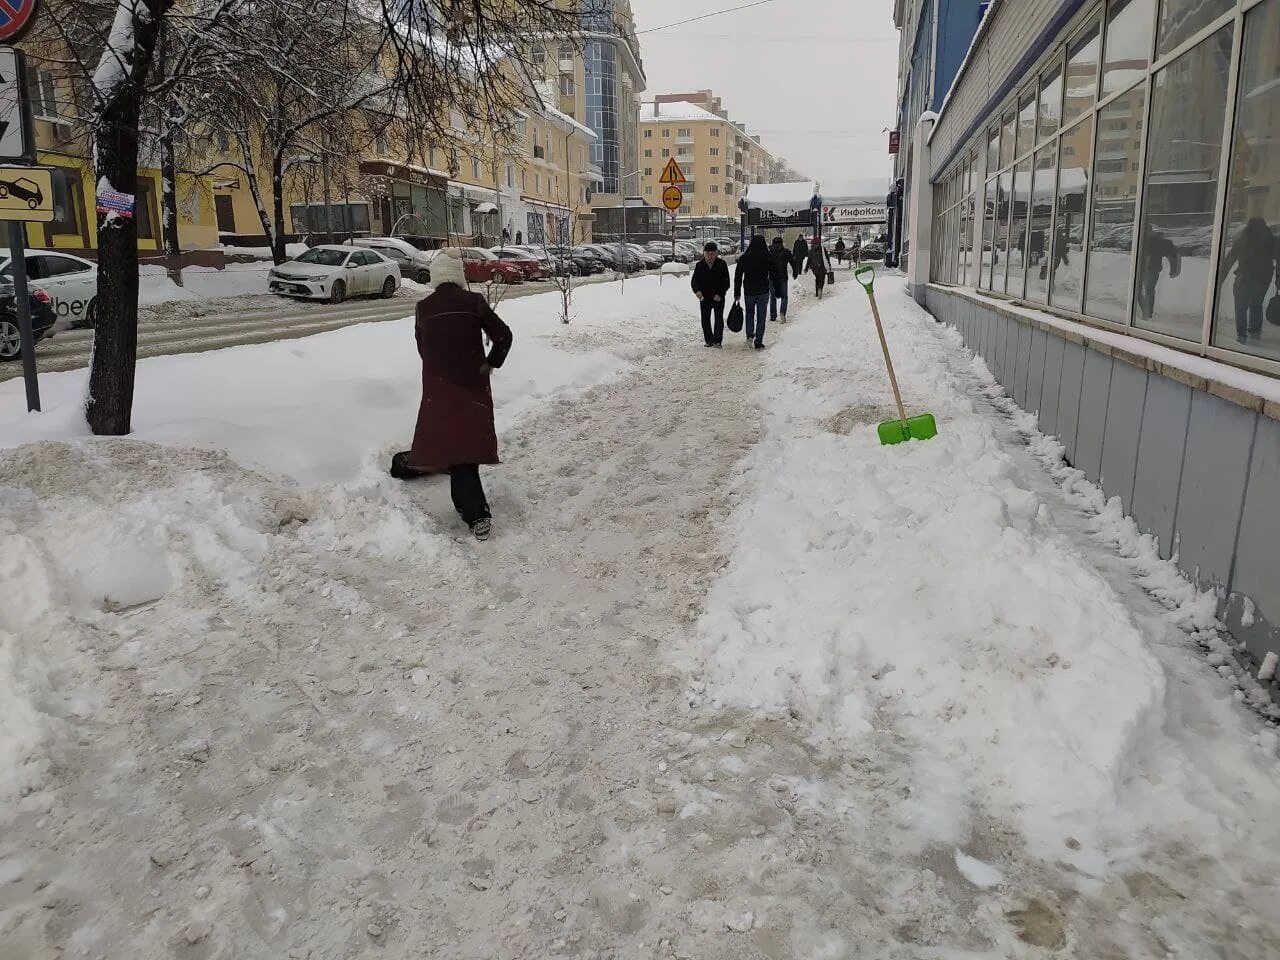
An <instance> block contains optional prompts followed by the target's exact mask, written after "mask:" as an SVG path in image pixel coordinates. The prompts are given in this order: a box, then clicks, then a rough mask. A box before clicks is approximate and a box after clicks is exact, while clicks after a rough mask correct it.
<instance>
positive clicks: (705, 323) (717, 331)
mask: <svg viewBox="0 0 1280 960" xmlns="http://www.w3.org/2000/svg"><path fill="white" fill-rule="evenodd" d="M698 306H699V307H701V308H702V335H703V336H704V337H706V338H707V343H723V342H724V298H723V297H722V298H721V299H719V300H715V299H713V298H711V297H704V298H703V299H702V300H699V301H698ZM713 313H714V314H715V318H716V323H715V326H714V327H712V325H711V315H712V314H713Z"/></svg>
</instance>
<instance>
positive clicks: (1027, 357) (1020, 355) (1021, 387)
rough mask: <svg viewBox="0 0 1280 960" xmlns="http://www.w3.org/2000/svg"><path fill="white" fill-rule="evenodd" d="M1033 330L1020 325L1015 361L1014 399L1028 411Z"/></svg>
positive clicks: (1023, 324) (1022, 324)
mask: <svg viewBox="0 0 1280 960" xmlns="http://www.w3.org/2000/svg"><path fill="white" fill-rule="evenodd" d="M1031 332H1032V331H1031V328H1030V327H1029V326H1027V325H1026V324H1025V323H1020V324H1018V345H1017V348H1016V349H1017V354H1016V356H1015V357H1014V361H1013V399H1014V402H1015V403H1017V405H1018V406H1020V407H1021V408H1022V409H1023V410H1025V409H1027V365H1028V364H1029V363H1030V362H1031Z"/></svg>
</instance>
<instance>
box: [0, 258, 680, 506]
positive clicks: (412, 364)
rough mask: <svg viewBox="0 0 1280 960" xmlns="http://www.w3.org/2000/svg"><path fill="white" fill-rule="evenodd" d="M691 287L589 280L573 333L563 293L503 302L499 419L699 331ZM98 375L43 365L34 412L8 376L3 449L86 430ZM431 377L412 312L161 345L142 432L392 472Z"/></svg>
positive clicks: (328, 477) (145, 390)
mask: <svg viewBox="0 0 1280 960" xmlns="http://www.w3.org/2000/svg"><path fill="white" fill-rule="evenodd" d="M691 299H692V298H691V294H690V292H689V287H688V285H687V283H685V282H683V281H681V280H680V279H679V278H674V277H672V278H664V279H662V280H659V279H658V278H653V277H646V278H642V279H639V278H638V279H633V280H630V281H628V282H627V284H626V288H625V291H624V290H623V288H622V287H621V286H620V285H618V284H592V285H583V286H582V287H580V288H579V289H578V290H577V291H576V292H575V293H574V305H573V323H572V324H571V325H570V327H569V328H568V332H566V328H565V327H564V325H563V324H561V323H560V321H559V315H558V311H559V300H560V298H559V296H558V295H552V294H549V295H543V296H532V297H522V298H519V299H513V300H510V301H507V302H506V303H503V304H501V305H500V306H499V313H500V314H501V315H502V317H503V319H505V320H506V321H507V323H508V324H509V325H510V326H511V328H512V330H513V331H514V332H515V338H516V344H517V349H515V350H514V351H513V352H512V354H511V359H510V360H509V362H508V363H507V365H506V366H504V367H503V369H502V370H501V371H499V372H498V373H497V374H496V375H495V377H494V380H493V390H494V400H495V402H496V404H497V410H498V427H499V430H501V429H502V428H503V427H505V426H507V425H509V424H510V423H512V422H514V420H515V419H516V418H518V417H520V416H522V415H523V414H525V413H527V412H528V411H529V410H531V409H533V408H534V407H536V406H537V405H538V404H540V403H543V402H545V401H546V399H547V398H548V397H550V396H551V395H553V394H555V393H557V392H559V391H562V390H566V389H584V388H587V387H590V386H592V385H594V384H596V383H600V382H603V381H604V380H606V379H608V378H611V377H615V376H617V375H618V374H619V373H621V372H622V371H623V370H624V369H626V367H627V365H628V362H629V361H630V360H631V359H634V358H637V357H640V356H642V355H644V353H645V352H646V351H647V350H648V349H650V347H651V345H652V343H654V342H655V341H656V340H658V339H661V338H663V337H667V336H671V335H672V334H673V333H677V332H678V333H681V334H685V335H687V334H688V333H689V331H690V322H691V321H690V313H691V311H690V306H689V305H690V302H691ZM693 322H694V324H695V328H696V317H695V319H694V321H693ZM87 376H88V375H87V371H85V370H77V371H70V372H67V373H57V374H46V375H44V376H42V377H41V381H40V382H41V393H42V399H43V401H44V411H45V412H44V413H43V414H38V415H29V414H27V413H26V407H25V405H24V404H23V402H22V396H23V394H22V383H21V381H20V380H12V381H9V382H7V383H4V384H0V449H3V448H6V447H13V446H17V445H19V444H22V443H32V442H36V441H39V440H69V439H75V438H78V437H85V436H87V433H88V428H87V427H86V425H85V423H84V416H83V410H82V405H83V397H84V391H85V384H86V382H87ZM420 376H421V365H420V361H419V359H418V354H417V348H416V347H415V345H414V339H413V322H412V320H411V319H406V320H403V321H393V322H383V323H370V324H360V325H356V326H352V327H346V328H344V329H341V330H336V331H334V332H332V333H326V334H322V335H320V336H315V337H308V338H305V339H302V340H286V341H279V342H276V343H269V344H261V345H253V346H248V347H232V348H230V349H226V350H220V351H216V352H213V353H202V354H189V355H180V356H171V357H157V358H153V359H149V360H143V361H141V362H140V363H139V364H138V379H137V393H136V396H135V401H134V416H133V428H134V432H133V437H134V438H135V439H139V440H148V441H154V442H157V443H167V444H175V445H186V444H190V445H194V446H198V447H202V448H207V449H218V450H226V451H228V452H229V453H230V454H231V455H232V457H234V458H235V459H236V460H237V461H239V462H240V463H242V464H245V465H248V466H256V467H265V468H267V469H269V470H273V471H277V472H280V473H284V474H287V475H288V476H290V477H292V478H294V479H295V480H299V481H301V482H303V483H321V482H329V481H345V480H351V479H354V478H355V477H357V476H359V475H361V474H362V473H363V474H365V475H371V474H373V473H378V472H380V471H381V470H382V469H383V467H384V464H383V462H382V461H383V460H384V459H385V457H384V454H385V451H386V449H387V448H389V447H392V446H394V445H396V444H400V445H401V446H403V445H405V444H407V443H408V441H409V440H410V438H411V436H412V429H413V422H414V418H415V416H416V415H417V404H418V398H419V394H420V392H421V382H420Z"/></svg>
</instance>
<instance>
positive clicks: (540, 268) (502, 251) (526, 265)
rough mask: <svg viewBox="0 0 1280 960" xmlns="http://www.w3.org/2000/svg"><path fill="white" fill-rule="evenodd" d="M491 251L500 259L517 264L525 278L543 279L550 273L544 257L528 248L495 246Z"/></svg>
mask: <svg viewBox="0 0 1280 960" xmlns="http://www.w3.org/2000/svg"><path fill="white" fill-rule="evenodd" d="M489 252H490V253H492V254H493V255H494V256H495V257H497V258H498V259H499V260H502V261H504V262H506V263H513V264H515V265H516V267H517V268H518V269H519V270H520V273H521V274H522V276H523V279H525V280H543V279H546V277H547V276H548V275H549V271H548V270H547V267H546V265H545V264H544V263H543V262H542V258H541V257H539V256H537V255H535V254H532V253H529V252H528V251H526V250H517V249H516V248H515V247H493V248H492V249H491V250H490V251H489Z"/></svg>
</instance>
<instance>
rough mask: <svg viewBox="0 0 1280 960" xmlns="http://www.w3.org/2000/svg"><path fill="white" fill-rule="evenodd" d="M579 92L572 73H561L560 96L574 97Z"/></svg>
mask: <svg viewBox="0 0 1280 960" xmlns="http://www.w3.org/2000/svg"><path fill="white" fill-rule="evenodd" d="M577 92H578V87H577V84H575V83H574V81H573V74H572V73H562V74H560V96H562V97H572V96H574V95H575V94H577Z"/></svg>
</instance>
